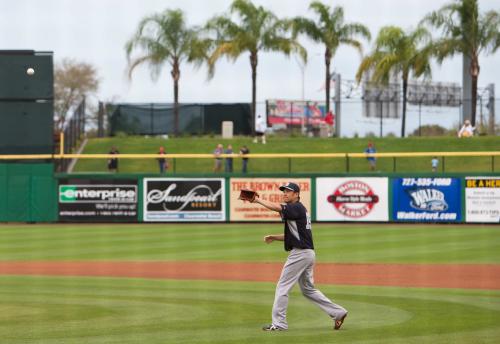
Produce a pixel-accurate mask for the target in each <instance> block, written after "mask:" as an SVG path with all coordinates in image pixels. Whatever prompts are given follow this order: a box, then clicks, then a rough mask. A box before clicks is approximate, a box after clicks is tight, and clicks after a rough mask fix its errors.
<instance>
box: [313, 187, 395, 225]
mask: <svg viewBox="0 0 500 344" xmlns="http://www.w3.org/2000/svg"><path fill="white" fill-rule="evenodd" d="M388 199H389V195H388V179H387V178H368V177H367V178H358V177H352V178H317V179H316V219H317V220H318V221H388V220H389V206H388V204H389V202H388Z"/></svg>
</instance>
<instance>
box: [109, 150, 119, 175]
mask: <svg viewBox="0 0 500 344" xmlns="http://www.w3.org/2000/svg"><path fill="white" fill-rule="evenodd" d="M108 154H120V152H119V151H118V149H116V147H115V146H113V147H111V150H110V151H109V153H108ZM108 171H109V172H113V173H116V172H118V158H111V159H108Z"/></svg>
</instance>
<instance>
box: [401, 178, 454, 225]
mask: <svg viewBox="0 0 500 344" xmlns="http://www.w3.org/2000/svg"><path fill="white" fill-rule="evenodd" d="M392 196H393V197H392V200H393V207H392V216H393V219H394V220H396V221H412V222H414V221H418V222H456V221H461V220H462V211H461V202H460V198H461V195H460V179H458V178H395V179H392Z"/></svg>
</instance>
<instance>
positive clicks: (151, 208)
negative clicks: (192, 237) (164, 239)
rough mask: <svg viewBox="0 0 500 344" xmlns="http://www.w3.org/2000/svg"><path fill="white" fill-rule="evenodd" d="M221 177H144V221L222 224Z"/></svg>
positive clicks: (222, 190) (223, 198) (224, 217)
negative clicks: (217, 222) (216, 222)
mask: <svg viewBox="0 0 500 344" xmlns="http://www.w3.org/2000/svg"><path fill="white" fill-rule="evenodd" d="M225 220H226V214H225V183H224V179H223V178H145V179H144V221H151V222H154V221H156V222H163V221H225Z"/></svg>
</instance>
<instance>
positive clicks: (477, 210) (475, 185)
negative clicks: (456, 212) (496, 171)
mask: <svg viewBox="0 0 500 344" xmlns="http://www.w3.org/2000/svg"><path fill="white" fill-rule="evenodd" d="M465 221H466V222H494V223H500V177H467V178H465Z"/></svg>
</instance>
